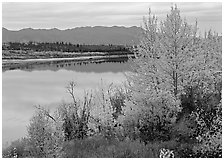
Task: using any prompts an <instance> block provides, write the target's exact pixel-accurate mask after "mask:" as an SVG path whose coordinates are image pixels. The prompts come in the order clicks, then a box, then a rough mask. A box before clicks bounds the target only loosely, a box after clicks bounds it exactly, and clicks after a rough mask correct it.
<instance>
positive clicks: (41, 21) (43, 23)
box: [2, 2, 222, 34]
mask: <svg viewBox="0 0 224 160" xmlns="http://www.w3.org/2000/svg"><path fill="white" fill-rule="evenodd" d="M175 4H177V6H178V8H179V9H180V11H181V16H182V17H183V18H186V20H187V22H188V23H190V24H194V23H195V20H196V19H197V21H198V27H199V32H201V33H202V34H203V33H204V31H208V30H209V29H212V30H213V31H215V32H218V33H219V34H221V33H222V3H220V2H216V3H212V2H190V3H180V2H179V3H175ZM172 5H174V4H173V3H171V2H160V3H152V2H149V3H146V2H144V3H140V2H123V3H119V2H92V3H90V2H82V3H78V2H73V3H72V2H70V3H68V2H67V3H65V2H61V3H59V2H48V3H46V2H45V3H44V2H36V3H34V2H32V3H28V2H23V3H22V2H19V3H18V2H17V3H15V2H4V3H3V4H2V26H3V27H5V28H7V29H9V30H20V29H23V28H34V29H50V28H58V29H62V30H64V29H70V28H75V27H82V26H83V27H84V26H126V27H130V26H142V24H143V17H144V16H146V17H147V15H148V10H149V8H151V11H152V13H153V14H155V15H156V16H157V17H158V20H159V21H160V20H164V19H165V17H166V15H167V14H168V13H169V12H170V10H171V6H172Z"/></svg>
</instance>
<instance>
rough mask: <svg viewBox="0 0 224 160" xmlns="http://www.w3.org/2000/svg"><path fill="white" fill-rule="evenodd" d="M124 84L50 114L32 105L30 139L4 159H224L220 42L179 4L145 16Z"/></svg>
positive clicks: (71, 85)
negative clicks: (169, 154)
mask: <svg viewBox="0 0 224 160" xmlns="http://www.w3.org/2000/svg"><path fill="white" fill-rule="evenodd" d="M144 31H145V32H144V33H143V36H142V41H141V43H140V44H139V46H138V47H137V48H135V49H134V52H135V53H137V54H135V58H134V59H130V65H131V67H132V72H131V73H129V74H127V83H126V84H125V85H124V86H113V85H110V86H103V85H102V87H101V88H98V90H96V91H95V92H94V93H93V94H87V93H86V94H85V96H84V98H83V99H82V100H78V99H77V98H76V96H75V86H76V84H75V83H74V82H71V83H69V85H68V88H67V90H68V93H69V94H70V95H71V97H72V100H73V102H72V103H70V104H61V106H59V107H58V108H57V109H56V111H55V112H54V113H50V111H48V110H47V109H45V108H41V107H37V108H38V109H37V112H36V113H35V114H34V116H33V118H32V119H31V121H30V124H29V126H28V136H27V137H26V138H23V139H21V140H18V141H15V142H13V143H12V144H11V146H10V147H8V148H7V149H5V150H4V151H3V157H13V156H14V157H16V156H17V157H91V158H95V157H117V158H124V157H129V158H130V157H150V158H153V157H159V156H160V153H161V149H163V148H165V149H169V150H170V151H171V150H172V151H173V153H174V156H175V157H184V158H187V157H194V158H197V157H213V158H215V157H216V158H218V157H222V139H221V138H222V104H221V100H222V98H221V92H222V87H221V86H222V78H221V73H222V71H221V66H222V65H221V53H222V46H221V39H220V38H219V37H218V36H217V34H213V33H212V32H211V31H209V32H208V33H206V34H205V37H203V38H202V37H199V36H197V24H195V26H191V25H188V24H187V23H186V22H185V21H184V20H182V19H181V17H180V11H179V10H178V8H177V7H175V8H172V9H171V13H170V14H169V15H168V16H167V18H166V20H165V21H163V22H162V23H161V24H160V25H158V24H157V19H156V17H155V16H152V15H151V13H149V17H148V19H146V20H145V28H144Z"/></svg>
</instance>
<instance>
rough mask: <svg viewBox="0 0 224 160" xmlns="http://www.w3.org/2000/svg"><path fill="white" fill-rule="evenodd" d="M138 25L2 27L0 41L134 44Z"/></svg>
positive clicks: (136, 40)
mask: <svg viewBox="0 0 224 160" xmlns="http://www.w3.org/2000/svg"><path fill="white" fill-rule="evenodd" d="M140 32H141V28H140V27H136V26H133V27H118V26H113V27H103V26H95V27H78V28H73V29H66V30H59V29H56V28H53V29H32V28H26V29H22V30H19V31H11V30H8V29H6V28H2V42H29V41H34V42H67V43H72V44H94V45H100V44H113V45H134V44H137V43H138V41H139V38H138V37H139V35H140Z"/></svg>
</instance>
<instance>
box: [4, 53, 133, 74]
mask: <svg viewBox="0 0 224 160" xmlns="http://www.w3.org/2000/svg"><path fill="white" fill-rule="evenodd" d="M20 52H21V54H19V51H17V52H15V54H12V55H11V56H9V55H8V56H6V55H7V54H9V52H7V54H6V52H3V58H2V70H3V71H6V70H13V69H17V68H20V67H24V66H29V65H40V64H47V63H54V64H55V63H59V62H92V61H93V62H97V61H99V60H107V61H108V60H111V61H127V60H128V57H132V56H133V54H127V53H120V54H119V53H118V52H116V53H114V54H112V53H103V52H86V53H65V52H44V53H43V52H37V53H36V54H34V52H31V53H28V52H26V53H25V52H24V51H20ZM13 53H14V51H13ZM25 55H27V56H25Z"/></svg>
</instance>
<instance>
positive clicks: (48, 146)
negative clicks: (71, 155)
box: [27, 109, 56, 158]
mask: <svg viewBox="0 0 224 160" xmlns="http://www.w3.org/2000/svg"><path fill="white" fill-rule="evenodd" d="M46 112H47V111H46V110H45V109H41V110H40V109H38V110H37V111H36V113H35V114H34V116H33V117H32V119H31V120H30V124H29V126H28V127H27V131H28V150H29V152H30V155H31V156H33V157H36V158H37V157H52V156H53V154H55V149H56V148H55V143H54V142H55V136H54V130H53V127H52V122H54V121H52V119H51V118H50V117H49V116H47V115H46Z"/></svg>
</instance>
